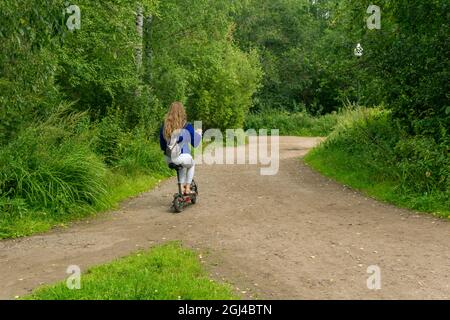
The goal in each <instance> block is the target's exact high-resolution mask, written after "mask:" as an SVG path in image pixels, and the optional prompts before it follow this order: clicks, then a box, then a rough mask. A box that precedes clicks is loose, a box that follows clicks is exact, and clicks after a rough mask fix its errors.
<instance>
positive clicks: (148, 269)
mask: <svg viewBox="0 0 450 320" xmlns="http://www.w3.org/2000/svg"><path fill="white" fill-rule="evenodd" d="M81 279H82V280H81V286H82V289H81V290H70V289H68V288H67V285H66V283H65V282H61V283H58V284H56V285H53V286H47V287H42V288H40V289H37V290H36V291H35V292H33V294H31V295H29V296H26V297H24V298H25V299H27V300H86V299H87V300H111V299H112V300H228V299H238V298H239V297H238V296H237V295H235V294H234V293H233V290H232V288H231V286H230V285H228V284H222V283H217V282H215V281H212V280H210V279H209V278H208V276H207V273H206V272H205V270H204V269H203V267H202V266H201V264H200V261H199V260H198V257H197V255H196V253H195V252H194V251H192V250H189V249H185V248H182V247H181V245H180V244H179V243H169V244H166V245H163V246H159V247H155V248H152V249H150V250H149V251H146V252H139V253H135V254H132V255H131V256H128V257H125V258H122V259H119V260H117V261H114V262H111V263H108V264H105V265H101V266H98V267H94V268H91V269H90V270H89V271H88V272H87V273H86V274H84V275H82V278H81Z"/></svg>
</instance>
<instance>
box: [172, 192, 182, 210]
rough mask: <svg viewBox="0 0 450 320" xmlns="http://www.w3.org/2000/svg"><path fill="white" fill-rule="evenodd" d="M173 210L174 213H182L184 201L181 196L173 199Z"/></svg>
mask: <svg viewBox="0 0 450 320" xmlns="http://www.w3.org/2000/svg"><path fill="white" fill-rule="evenodd" d="M172 205H173V209H174V210H175V212H178V213H180V212H182V211H183V209H184V199H183V197H181V196H177V197H175V198H174V199H173V204H172Z"/></svg>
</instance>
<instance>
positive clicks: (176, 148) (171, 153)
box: [166, 129, 182, 161]
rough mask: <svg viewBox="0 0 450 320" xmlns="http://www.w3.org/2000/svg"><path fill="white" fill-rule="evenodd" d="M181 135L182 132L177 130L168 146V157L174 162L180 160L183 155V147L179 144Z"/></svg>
mask: <svg viewBox="0 0 450 320" xmlns="http://www.w3.org/2000/svg"><path fill="white" fill-rule="evenodd" d="M181 133H182V130H180V129H178V130H175V131H174V132H173V133H172V136H171V137H170V142H169V143H168V144H167V148H166V156H168V157H169V158H170V159H171V160H172V161H173V160H175V159H176V158H178V157H179V156H180V154H181V145H180V143H178V140H179V139H180V136H181Z"/></svg>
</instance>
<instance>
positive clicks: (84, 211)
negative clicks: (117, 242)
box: [0, 172, 167, 239]
mask: <svg viewBox="0 0 450 320" xmlns="http://www.w3.org/2000/svg"><path fill="white" fill-rule="evenodd" d="M107 177H108V184H107V186H106V192H105V193H104V194H103V196H102V197H101V199H99V200H98V202H97V204H96V206H95V207H91V206H87V205H86V206H80V207H77V208H76V209H74V210H71V212H68V213H67V214H59V215H52V214H48V212H46V211H34V210H33V211H25V213H23V214H21V215H9V216H5V217H3V218H2V219H0V239H8V238H19V237H25V236H29V235H32V234H36V233H42V232H46V231H48V230H50V229H52V228H54V227H62V228H65V227H67V226H68V224H69V223H70V222H74V221H77V220H81V219H83V218H87V217H95V216H96V215H98V214H102V213H104V212H105V211H107V210H111V209H115V208H117V207H118V205H119V204H120V202H122V201H123V200H126V199H128V198H130V197H133V196H136V195H138V194H140V193H143V192H146V191H148V190H150V189H152V188H153V187H155V186H156V185H157V184H158V183H159V182H160V181H161V180H162V179H165V178H166V177H167V176H163V175H149V174H139V175H137V174H135V175H134V174H133V175H124V174H121V173H113V172H108V173H107Z"/></svg>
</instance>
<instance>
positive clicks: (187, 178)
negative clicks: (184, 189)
mask: <svg viewBox="0 0 450 320" xmlns="http://www.w3.org/2000/svg"><path fill="white" fill-rule="evenodd" d="M166 162H167V163H170V162H173V163H175V164H176V165H182V166H183V168H182V169H181V170H180V181H178V182H179V183H181V184H191V183H192V180H193V179H194V173H195V161H194V159H193V158H192V156H191V155H190V154H189V153H182V154H180V155H179V156H178V158H176V159H173V160H171V159H170V158H169V157H166Z"/></svg>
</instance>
